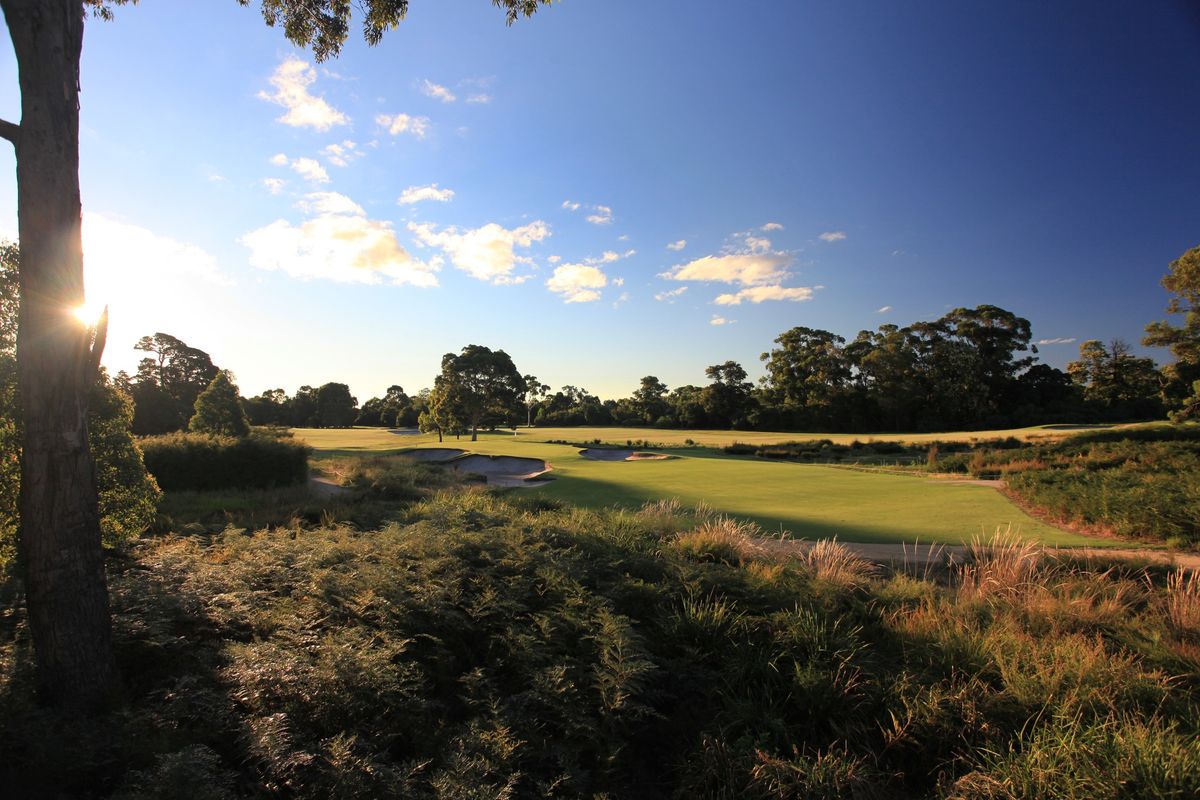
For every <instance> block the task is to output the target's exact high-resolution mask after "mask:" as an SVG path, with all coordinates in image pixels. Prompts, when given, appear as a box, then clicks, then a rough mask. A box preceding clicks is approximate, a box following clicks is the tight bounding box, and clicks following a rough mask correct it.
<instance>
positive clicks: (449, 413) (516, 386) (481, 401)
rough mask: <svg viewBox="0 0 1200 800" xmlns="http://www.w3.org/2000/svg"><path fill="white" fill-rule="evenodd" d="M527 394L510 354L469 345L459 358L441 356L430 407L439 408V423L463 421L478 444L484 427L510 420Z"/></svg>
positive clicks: (455, 356) (437, 412)
mask: <svg viewBox="0 0 1200 800" xmlns="http://www.w3.org/2000/svg"><path fill="white" fill-rule="evenodd" d="M525 391H526V386H525V380H524V378H522V377H521V373H520V372H518V371H517V368H516V366H514V365H513V361H512V359H511V358H510V357H509V355H508V353H506V352H504V351H503V350H492V349H490V348H487V347H484V346H482V345H477V344H469V345H467V346H466V347H464V348H463V349H462V352H461V353H459V354H458V355H455V354H454V353H447V354H446V355H444V356H442V371H441V374H440V375H438V377H437V381H436V382H435V385H434V397H435V398H436V400H435V401H433V402H432V404H431V405H432V406H434V407H436V408H437V411H436V412H435V414H434V417H435V418H436V419H440V420H443V421H445V420H449V419H458V420H461V421H462V422H463V424H464V426H465V427H466V428H467V429H468V430H470V431H471V441H476V440H477V439H478V438H479V427H480V426H481V425H483V424H484V423H492V424H499V423H502V422H506V421H509V420H510V419H511V417H512V415H513V412H514V409H515V407H516V405H517V404H518V403H519V402H520V400H521V398H522V397H523V396H524V395H525Z"/></svg>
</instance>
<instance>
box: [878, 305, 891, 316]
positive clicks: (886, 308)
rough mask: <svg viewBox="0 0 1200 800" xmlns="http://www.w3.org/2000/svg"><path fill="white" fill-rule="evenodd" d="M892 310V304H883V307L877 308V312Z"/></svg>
mask: <svg viewBox="0 0 1200 800" xmlns="http://www.w3.org/2000/svg"><path fill="white" fill-rule="evenodd" d="M891 310H892V307H891V306H883V307H882V308H877V309H875V313H876V314H886V313H887V312H889V311H891Z"/></svg>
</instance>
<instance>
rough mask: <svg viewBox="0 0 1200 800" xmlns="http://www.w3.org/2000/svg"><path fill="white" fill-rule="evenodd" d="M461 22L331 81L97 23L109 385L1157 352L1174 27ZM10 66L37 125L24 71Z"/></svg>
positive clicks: (617, 379)
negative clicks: (176, 351)
mask: <svg viewBox="0 0 1200 800" xmlns="http://www.w3.org/2000/svg"><path fill="white" fill-rule="evenodd" d="M475 5H480V6H483V7H478V8H477V7H474V6H473V5H472V6H468V7H466V8H459V7H439V6H434V5H432V4H414V5H413V8H412V10H411V13H410V16H409V19H408V20H406V21H405V22H404V23H403V24H402V25H401V26H400V27H399V28H398V29H397V30H396V31H393V32H391V33H390V34H389V35H388V36H387V37H386V38H385V40H384V41H383V42H382V43H381V44H380V45H379V46H377V47H375V48H368V47H366V46H365V45H363V44H362V43H361V42H360V41H358V40H357V39H356V37H354V36H352V37H351V38H350V41H348V43H347V46H346V49H345V52H344V53H343V55H342V56H341V57H340V58H338V59H333V60H330V61H328V62H326V63H325V64H315V63H314V61H313V59H312V57H311V55H310V54H308V53H306V52H305V51H301V50H296V49H293V48H291V47H288V46H286V45H285V44H284V43H283V40H282V39H281V37H280V36H279V32H278V31H272V30H270V29H268V28H266V27H265V26H263V25H262V24H261V20H260V19H259V18H258V16H257V14H256V12H255V11H254V10H253V9H244V8H240V7H238V6H237V5H236V4H234V3H228V4H224V5H218V6H212V5H211V4H209V5H204V6H203V7H201V6H200V4H199V3H196V4H195V8H189V10H190V11H191V12H192V13H189V15H188V20H189V25H188V26H187V29H186V30H184V29H183V26H180V25H178V15H179V13H180V12H179V11H178V8H179V6H173V7H172V9H168V8H166V7H165V6H164V5H139V6H136V7H128V6H126V7H121V8H118V9H117V11H116V20H115V21H113V22H111V23H104V22H100V21H98V20H89V22H88V27H87V33H86V36H85V45H84V54H83V69H82V81H83V96H82V125H81V134H82V140H81V179H82V182H83V207H84V245H85V274H86V275H87V280H88V294H89V297H88V299H89V303H94V304H97V303H104V302H107V303H110V304H111V305H112V309H113V316H112V321H111V327H110V335H109V344H108V348H107V351H106V353H105V357H104V362H103V363H104V364H105V366H107V367H108V368H109V369H110V371H112V372H114V373H115V372H116V371H118V370H121V369H125V370H127V371H130V372H131V373H132V372H133V371H134V370H135V369H136V364H137V361H138V360H139V359H140V357H141V355H142V354H140V353H139V352H138V351H135V350H133V344H134V343H135V342H136V341H137V339H138V338H140V337H141V336H144V335H150V334H153V333H155V332H158V331H161V332H164V333H168V334H171V335H173V336H176V337H178V338H180V339H182V340H184V341H186V342H187V343H188V344H189V345H191V346H193V347H196V348H199V349H201V350H204V351H206V352H208V353H209V354H210V355H211V356H212V358H213V360H214V362H216V363H217V364H218V365H219V366H221V367H223V368H226V369H230V370H232V371H233V372H234V373H235V374H236V376H237V378H238V382H239V385H240V386H241V387H242V391H243V394H244V395H245V396H253V395H257V394H258V393H260V392H261V391H264V390H269V389H273V388H276V387H281V388H284V389H285V390H286V391H287V392H288V393H289V394H293V393H294V392H295V391H296V389H297V388H298V387H299V386H300V385H305V384H307V385H311V386H319V385H321V384H322V383H325V382H329V381H336V382H340V383H346V384H348V385H349V386H350V388H351V391H352V393H353V394H354V395H355V396H357V397H358V398H359V399H360V401H361V400H366V399H367V398H369V397H372V396H381V395H382V394H383V393H384V390H385V389H386V387H387V386H389V385H392V384H400V385H402V386H404V388H405V389H406V390H407V391H408V392H409V393H416V391H418V390H419V389H421V388H423V387H427V386H430V385H431V384H432V380H433V376H434V375H435V374H436V373H437V371H438V368H439V365H440V359H441V356H442V354H444V353H446V352H455V353H457V352H458V351H459V350H460V349H461V348H462V347H463V346H465V345H467V344H470V343H474V344H480V345H484V346H487V347H490V348H493V349H504V350H505V351H506V352H508V353H509V354H510V355H511V356H512V358H513V360H514V362H515V363H516V364H517V366H518V368H519V369H520V370H521V372H522V373H533V374H535V375H537V376H538V377H539V378H540V379H541V380H542V381H543V382H545V383H548V384H550V385H551V386H552V387H554V388H555V389H557V388H559V387H560V386H563V385H566V384H573V385H576V386H581V387H583V388H586V389H587V390H589V391H590V392H591V393H592V394H594V395H597V396H600V397H602V398H616V397H623V396H627V395H628V394H630V393H631V392H632V391H633V390H634V389H635V388H636V387H637V383H638V381H639V380H640V378H641V377H642V376H643V375H647V374H653V375H656V376H657V377H658V378H660V379H661V380H663V381H664V382H665V383H666V384H667V385H668V386H670V387H672V388H673V387H675V386H679V385H684V384H699V383H702V382H703V374H704V368H705V366H707V365H709V364H713V363H720V362H723V361H725V360H729V359H732V360H735V361H738V362H740V363H741V364H742V366H743V367H745V368H746V370H747V371H748V372H749V373H750V375H751V377H752V378H757V377H758V376H760V375H761V374H762V371H761V367H760V362H759V360H758V354H759V353H762V352H766V351H768V350H770V348H771V343H772V341H773V340H774V338H775V337H776V336H778V335H779V334H781V333H783V332H784V331H786V330H788V329H790V328H791V327H794V326H796V325H804V326H808V327H813V328H823V329H827V330H830V331H832V332H834V333H836V334H838V335H841V336H844V337H846V338H847V339H848V340H849V339H852V338H853V337H854V335H855V334H856V333H857V332H858V330H860V329H869V330H873V329H875V328H877V327H878V326H879V325H880V324H884V323H895V324H898V325H902V326H903V325H907V324H910V323H912V322H915V321H918V320H923V319H936V318H937V317H940V316H941V315H942V314H944V313H945V312H946V311H948V310H950V309H951V308H954V307H959V306H966V307H974V306H977V305H981V304H994V305H998V306H1002V307H1004V308H1006V309H1008V310H1010V311H1012V312H1014V313H1016V314H1017V315H1019V316H1022V317H1025V318H1027V319H1029V320H1030V321H1031V322H1032V324H1033V340H1034V342H1037V343H1039V350H1040V351H1041V352H1040V357H1041V361H1042V362H1043V363H1048V364H1050V365H1052V366H1056V367H1059V368H1062V367H1063V366H1064V365H1065V364H1066V362H1067V361H1070V360H1072V359H1073V358H1075V357H1076V355H1077V352H1078V345H1079V343H1081V342H1083V341H1085V340H1088V339H1100V340H1102V341H1106V342H1107V341H1109V340H1111V339H1116V338H1120V339H1124V340H1126V341H1128V342H1129V343H1130V344H1132V345H1134V351H1135V352H1137V353H1139V354H1149V355H1153V356H1154V357H1155V358H1156V359H1157V360H1159V361H1162V360H1164V358H1165V356H1166V354H1165V352H1164V351H1161V350H1152V349H1147V348H1142V347H1141V346H1140V344H1139V342H1140V339H1141V334H1142V328H1143V327H1144V326H1145V325H1146V324H1147V323H1149V322H1151V321H1154V320H1157V319H1166V318H1168V315H1167V314H1166V311H1165V308H1166V303H1167V293H1166V292H1165V291H1164V290H1163V289H1162V288H1161V287H1160V286H1159V283H1158V281H1159V279H1160V278H1161V277H1162V275H1164V274H1166V271H1167V266H1168V264H1169V263H1170V261H1171V260H1173V259H1174V258H1177V257H1178V256H1179V255H1180V254H1182V253H1183V252H1184V251H1185V250H1187V249H1188V248H1189V247H1192V246H1194V245H1196V244H1197V243H1198V242H1200V236H1198V235H1197V234H1196V233H1195V226H1196V219H1197V213H1196V212H1197V211H1198V210H1200V203H1198V201H1197V200H1196V198H1195V195H1194V186H1195V185H1196V184H1197V182H1198V180H1200V160H1198V159H1196V158H1195V157H1194V142H1193V141H1192V136H1191V131H1194V130H1196V128H1197V127H1198V125H1197V123H1200V109H1198V108H1197V107H1196V105H1195V103H1194V102H1193V101H1194V98H1195V97H1196V96H1198V95H1200V48H1197V47H1196V46H1195V45H1196V44H1197V43H1198V42H1200V15H1198V14H1197V12H1196V10H1195V9H1191V8H1188V7H1186V5H1185V4H1184V3H1174V4H1162V5H1161V6H1158V7H1154V8H1149V9H1146V8H1138V9H1125V8H1120V9H1117V8H1106V9H1102V10H1100V11H1096V10H1095V9H1092V8H1091V7H1090V6H1085V5H1084V4H1082V3H1075V4H1071V8H1070V9H1067V10H1063V9H1054V10H1052V11H1046V10H1045V9H1043V8H1041V7H1040V6H1037V5H1035V4H1033V3H1029V2H1022V3H1016V4H1012V5H1011V6H1006V7H1004V8H994V9H982V10H980V9H970V10H968V9H962V8H956V7H953V6H946V7H943V8H939V9H931V8H926V9H916V10H914V9H896V8H892V7H890V6H889V5H888V4H885V3H882V2H875V3H867V4H864V5H862V6H859V7H856V8H820V7H812V8H805V9H796V8H793V7H790V6H789V7H786V8H785V7H764V8H762V9H755V11H756V12H758V13H757V14H750V13H744V14H742V15H740V16H728V17H718V16H717V15H706V14H695V13H691V14H689V13H686V11H685V9H686V10H687V11H691V10H692V9H694V4H688V5H687V6H686V7H685V6H684V5H683V4H682V3H675V4H669V5H663V6H655V7H653V8H651V9H642V8H639V9H638V12H639V16H638V18H637V24H634V25H630V24H627V21H626V20H625V19H623V18H621V17H619V16H617V15H616V14H613V13H611V12H612V9H611V8H605V9H600V8H598V7H595V6H589V5H587V4H584V3H579V2H570V1H569V0H568V2H564V3H561V4H558V5H556V6H554V7H553V8H548V9H543V11H542V12H540V13H538V14H537V15H535V16H534V17H533V18H532V19H529V20H521V21H519V22H518V23H516V24H515V25H513V26H512V27H511V28H506V27H505V26H504V24H503V19H502V17H501V15H500V14H499V13H498V12H495V10H494V9H490V8H488V7H486V5H484V4H475ZM1085 9H1086V13H1085ZM606 11H608V12H609V13H607V14H606V13H605V12H606ZM1072 12H1075V13H1072ZM613 41H619V42H621V49H620V50H619V51H616V52H615V51H613V50H612V49H611V48H609V47H608V43H609V42H613ZM559 64H561V65H564V67H565V68H564V69H562V70H557V69H556V67H555V66H548V65H559ZM0 69H2V70H4V74H6V75H7V76H8V77H9V80H7V81H5V82H3V87H4V88H3V90H0V117H6V118H17V117H19V94H18V87H17V82H16V80H15V69H16V66H15V59H14V57H13V54H12V51H11V48H5V49H4V51H3V55H2V56H0ZM391 75H396V76H398V77H397V78H396V79H395V80H391V79H390V76H391ZM350 143H352V145H351V144H350ZM497 153H500V154H513V155H509V156H508V157H507V158H504V157H501V158H499V159H497V158H496V156H495V154H497ZM4 158H6V159H8V161H6V162H5V163H6V164H7V166H8V168H7V169H5V170H4V174H5V177H4V178H3V180H4V181H5V183H4V184H3V190H2V191H0V194H2V195H3V199H2V200H0V234H5V235H7V236H9V237H10V238H13V239H15V235H14V232H15V230H16V191H15V176H14V170H13V169H12V166H13V164H14V163H15V161H14V157H13V155H12V153H11V151H10V152H9V153H8V154H7V155H6V156H4ZM380 176H386V177H385V178H383V179H380ZM1128 198H1133V199H1132V200H1130V199H1128ZM1043 342H1044V344H1043ZM583 364H586V365H587V367H586V368H585V367H582V366H581V365H583ZM584 372H587V373H590V374H583V373H584Z"/></svg>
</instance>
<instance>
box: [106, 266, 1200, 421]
mask: <svg viewBox="0 0 1200 800" xmlns="http://www.w3.org/2000/svg"><path fill="white" fill-rule="evenodd" d="M1197 264H1200V247H1197V248H1193V249H1192V250H1189V251H1188V252H1187V253H1185V254H1184V255H1183V256H1181V257H1180V258H1179V259H1177V260H1176V261H1175V262H1173V263H1172V264H1171V270H1170V273H1169V274H1168V275H1167V277H1166V278H1164V279H1163V285H1164V286H1165V287H1166V288H1167V289H1168V291H1170V292H1171V293H1172V298H1171V301H1170V304H1169V305H1168V310H1169V311H1171V312H1172V313H1181V314H1184V315H1185V318H1184V324H1183V325H1182V326H1175V325H1172V324H1171V323H1169V322H1165V321H1160V322H1155V323H1152V324H1151V325H1149V326H1147V334H1146V338H1145V339H1144V343H1145V344H1147V345H1151V346H1162V347H1169V348H1170V349H1171V351H1172V354H1173V355H1174V356H1175V360H1174V362H1173V363H1170V364H1167V365H1165V366H1163V367H1161V368H1160V367H1159V366H1157V365H1156V364H1155V362H1154V360H1153V359H1150V358H1146V357H1140V356H1136V355H1134V354H1133V353H1132V351H1131V349H1130V346H1129V345H1128V344H1127V343H1125V342H1123V341H1121V340H1114V341H1112V342H1109V343H1107V344H1106V343H1104V342H1101V341H1099V340H1095V339H1092V340H1088V341H1085V342H1083V343H1082V344H1081V345H1080V347H1079V357H1078V359H1077V360H1075V361H1072V362H1070V363H1069V364H1068V365H1067V368H1066V370H1060V369H1057V368H1055V367H1051V366H1049V365H1047V364H1042V363H1038V349H1037V345H1036V344H1035V343H1034V342H1033V338H1032V333H1031V328H1030V323H1029V320H1027V319H1025V318H1023V317H1020V316H1017V315H1016V314H1015V313H1013V312H1011V311H1008V310H1006V309H1003V308H1000V307H998V306H993V305H981V306H977V307H975V308H956V309H954V310H953V311H950V312H949V313H947V314H945V315H944V316H942V317H941V318H939V319H937V320H933V321H920V322H914V323H912V324H911V325H907V326H904V327H900V326H897V325H891V324H888V325H881V326H880V327H879V328H878V329H876V330H874V331H869V330H864V331H860V332H859V333H858V335H857V336H856V337H854V338H853V339H850V340H847V339H846V338H844V337H842V336H839V335H838V334H835V333H832V332H831V331H827V330H821V329H817V328H808V327H804V326H797V327H794V328H791V329H790V330H787V331H785V332H783V333H782V334H780V335H779V336H778V337H776V339H775V340H774V342H773V345H774V346H773V347H772V348H771V349H770V350H769V351H767V352H764V353H763V354H762V355H761V356H760V358H761V360H762V362H763V364H764V370H765V374H764V375H763V377H762V378H761V379H760V380H759V381H758V382H757V383H754V382H752V381H750V380H749V378H748V373H747V371H746V369H745V368H744V367H743V366H742V365H741V364H740V363H738V362H736V361H725V362H722V363H719V364H713V365H711V366H709V367H707V368H706V369H705V371H704V374H705V378H706V379H707V383H704V384H701V385H696V384H687V385H683V386H676V387H674V388H671V387H668V386H667V385H666V384H665V383H663V382H662V381H661V380H659V378H658V377H657V376H654V375H647V376H645V377H643V378H642V379H641V381H640V383H639V385H638V386H637V387H636V388H635V389H634V390H633V391H632V392H631V393H630V395H629V396H628V397H623V398H619V399H607V400H602V399H600V398H599V397H597V396H595V395H593V394H591V393H590V392H588V391H587V390H586V389H584V388H581V387H578V386H574V385H568V386H563V387H562V388H561V389H559V390H558V391H552V390H551V388H550V387H549V386H547V385H546V384H544V383H542V382H541V381H540V380H539V379H538V378H537V377H536V376H534V375H530V374H524V375H523V374H521V373H520V371H519V370H518V369H517V367H516V365H515V364H514V363H513V361H512V358H511V357H510V356H509V355H508V354H507V353H505V352H504V351H503V350H492V349H490V348H488V347H484V346H482V345H476V344H471V345H468V346H467V347H464V348H463V349H462V351H461V352H460V353H458V354H454V353H447V354H446V355H445V356H443V358H442V369H441V371H440V372H439V373H438V374H437V375H436V376H435V377H434V381H433V387H432V388H431V389H429V388H427V389H422V390H421V391H419V392H417V393H416V394H414V395H409V394H407V393H406V392H405V391H404V389H403V387H401V386H399V385H393V386H390V387H389V388H388V390H387V392H386V393H385V394H384V396H383V397H372V398H371V399H369V400H367V401H366V402H365V403H363V404H362V405H361V406H359V404H358V400H357V399H356V398H355V397H354V396H353V395H352V394H351V393H350V389H349V387H348V386H347V385H346V384H344V383H335V382H331V383H325V384H322V385H321V386H318V387H313V386H307V385H306V386H301V387H300V388H299V389H298V390H297V391H296V393H295V394H294V395H291V396H289V395H288V394H287V393H286V392H285V391H284V390H283V389H272V390H269V391H266V392H263V393H262V394H261V395H258V396H257V397H251V398H246V399H244V400H242V401H241V404H242V407H243V409H244V413H245V416H246V418H247V420H248V421H249V423H250V424H253V425H284V426H292V427H349V426H351V425H366V426H383V427H402V428H403V427H419V428H420V429H421V430H424V431H430V432H437V433H439V434H441V435H444V434H451V435H462V434H467V433H470V434H472V435H474V434H475V433H477V432H478V430H479V429H480V428H481V427H482V428H497V427H516V426H517V425H519V424H521V423H524V424H527V425H548V426H582V425H588V426H604V425H621V426H652V427H660V428H685V429H686V428H714V429H715V428H720V429H744V430H782V431H786V430H796V431H801V430H802V431H848V432H871V431H897V432H903V431H937V430H951V429H963V428H965V429H970V428H999V427H1009V426H1020V425H1029V424H1036V423H1051V422H1063V423H1072V422H1095V421H1115V420H1139V419H1160V418H1162V417H1163V416H1164V415H1166V414H1168V413H1170V414H1172V415H1173V416H1174V417H1175V418H1177V419H1188V418H1193V417H1196V416H1197V415H1198V413H1200V401H1198V400H1197V398H1200V366H1198V364H1200V344H1198V343H1200V319H1198V312H1197V310H1196V309H1197V308H1198V307H1200V300H1198V297H1200V290H1198V289H1197V284H1200V278H1198V277H1197V276H1198V275H1200V267H1198V266H1197ZM136 348H137V349H138V350H142V351H144V352H146V353H148V354H149V355H148V356H147V357H146V358H144V359H143V360H142V362H141V364H140V365H139V367H138V369H137V374H136V375H135V376H133V377H130V376H128V375H125V374H124V373H120V374H118V376H117V379H116V382H117V384H118V385H121V386H123V387H124V388H126V390H127V391H128V393H129V394H130V396H131V397H132V398H133V400H134V404H135V409H136V410H135V414H134V423H133V428H134V432H135V433H138V434H141V435H146V434H155V433H164V432H168V431H171V430H180V429H184V428H187V427H188V426H189V421H190V418H191V415H192V413H193V411H194V409H195V406H196V399H197V398H198V397H199V395H200V393H201V392H203V391H205V389H206V388H207V387H208V386H209V384H210V383H211V382H212V381H213V380H214V379H216V378H217V377H218V376H219V375H220V374H221V370H219V369H218V368H217V367H216V366H215V365H214V364H213V363H212V360H211V358H209V356H208V354H207V353H205V352H204V351H202V350H198V349H196V348H194V347H190V346H189V345H187V344H186V343H184V342H182V341H180V340H179V339H176V338H175V337H173V336H170V335H167V334H163V333H157V334H155V335H154V336H146V337H143V338H142V339H141V340H140V341H139V342H138V343H137V345H136Z"/></svg>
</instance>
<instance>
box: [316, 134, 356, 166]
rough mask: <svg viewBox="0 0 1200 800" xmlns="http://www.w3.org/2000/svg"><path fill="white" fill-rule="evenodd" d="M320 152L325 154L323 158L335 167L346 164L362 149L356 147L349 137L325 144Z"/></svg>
mask: <svg viewBox="0 0 1200 800" xmlns="http://www.w3.org/2000/svg"><path fill="white" fill-rule="evenodd" d="M321 154H322V155H324V156H325V160H326V161H328V162H329V163H330V164H333V165H334V166H335V167H344V166H347V165H348V164H349V163H350V162H351V161H353V160H354V159H356V158H358V157H359V156H361V155H362V151H361V150H359V149H358V145H357V144H356V143H355V142H352V141H350V140H349V139H344V140H343V141H341V142H340V143H339V142H335V143H333V144H327V145H325V147H324V148H322V150H321Z"/></svg>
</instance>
